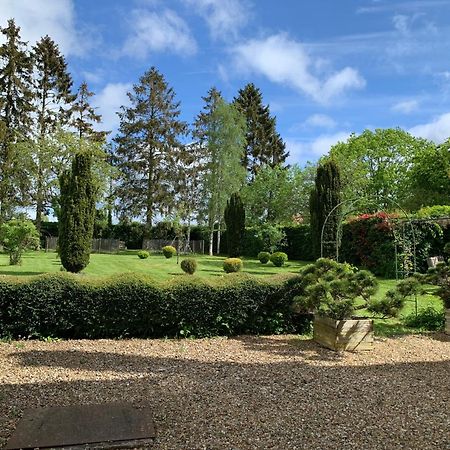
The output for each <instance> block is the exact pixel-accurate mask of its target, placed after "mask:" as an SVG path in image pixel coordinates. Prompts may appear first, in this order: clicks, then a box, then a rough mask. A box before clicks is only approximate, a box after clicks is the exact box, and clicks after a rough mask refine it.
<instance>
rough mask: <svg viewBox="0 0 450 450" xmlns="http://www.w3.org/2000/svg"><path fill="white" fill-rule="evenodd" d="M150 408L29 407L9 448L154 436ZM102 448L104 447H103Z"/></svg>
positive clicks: (119, 405) (97, 406) (47, 446)
mask: <svg viewBox="0 0 450 450" xmlns="http://www.w3.org/2000/svg"><path fill="white" fill-rule="evenodd" d="M155 436H156V432H155V427H154V423H153V419H152V411H151V409H150V408H136V407H134V406H132V405H130V404H123V403H109V404H101V405H76V406H65V407H63V406H56V407H51V408H38V409H30V410H26V411H25V413H24V415H23V417H22V419H21V420H20V421H19V423H18V425H17V428H16V430H15V431H14V433H13V435H12V436H11V438H10V440H9V441H8V444H7V445H6V447H5V449H7V450H16V449H26V448H58V447H59V448H61V447H67V446H75V445H83V444H101V443H106V442H109V448H113V446H112V445H111V443H112V442H120V441H122V442H124V441H132V440H135V441H136V440H139V439H145V440H148V439H150V438H154V437H155ZM99 448H100V447H99Z"/></svg>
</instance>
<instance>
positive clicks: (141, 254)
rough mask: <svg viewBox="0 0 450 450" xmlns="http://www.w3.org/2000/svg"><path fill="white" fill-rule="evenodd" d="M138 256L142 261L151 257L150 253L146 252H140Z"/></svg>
mask: <svg viewBox="0 0 450 450" xmlns="http://www.w3.org/2000/svg"><path fill="white" fill-rule="evenodd" d="M137 255H138V257H139V258H140V259H147V258H148V257H149V256H150V253H149V252H148V251H146V250H139V251H138V253H137Z"/></svg>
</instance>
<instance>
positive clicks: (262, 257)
mask: <svg viewBox="0 0 450 450" xmlns="http://www.w3.org/2000/svg"><path fill="white" fill-rule="evenodd" d="M258 259H259V261H260V262H261V264H267V263H268V262H269V261H270V253H269V252H259V253H258Z"/></svg>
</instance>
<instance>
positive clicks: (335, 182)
mask: <svg viewBox="0 0 450 450" xmlns="http://www.w3.org/2000/svg"><path fill="white" fill-rule="evenodd" d="M341 190H342V186H341V176H340V171H339V167H338V165H337V164H336V163H335V162H334V161H333V160H330V159H328V160H325V162H323V163H322V164H321V165H319V166H318V167H317V173H316V180H315V188H314V190H313V192H312V193H311V197H310V215H311V233H312V238H313V251H314V254H315V256H316V257H319V256H320V252H321V234H322V228H323V225H324V223H325V220H326V218H327V216H328V215H329V214H330V213H331V211H333V209H334V208H335V207H336V206H338V205H339V204H340V203H341V201H342V192H341ZM340 220H341V211H340V208H337V209H335V210H334V211H333V213H332V214H331V216H330V217H329V218H328V221H327V224H326V226H325V228H324V234H323V256H325V257H331V258H333V257H335V255H336V245H339V242H338V238H339V236H338V229H339V223H340Z"/></svg>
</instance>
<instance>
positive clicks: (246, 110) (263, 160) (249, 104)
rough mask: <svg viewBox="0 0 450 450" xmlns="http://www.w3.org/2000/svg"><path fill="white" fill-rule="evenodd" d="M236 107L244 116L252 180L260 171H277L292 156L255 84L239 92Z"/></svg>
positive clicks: (247, 154) (248, 166)
mask: <svg viewBox="0 0 450 450" xmlns="http://www.w3.org/2000/svg"><path fill="white" fill-rule="evenodd" d="M234 103H235V104H236V105H237V107H238V108H239V110H240V111H241V112H242V113H243V114H244V116H245V118H246V122H247V134H246V143H245V154H244V159H243V162H242V163H243V165H244V167H246V168H247V170H248V172H249V174H250V176H251V177H252V178H253V177H254V176H255V175H256V173H257V171H258V169H259V167H261V166H263V165H269V166H271V167H275V166H277V165H280V164H283V163H284V162H285V161H286V158H287V157H288V156H289V153H288V152H286V151H285V150H286V145H285V143H284V142H283V140H282V139H281V136H280V135H279V134H278V133H277V131H276V119H275V117H272V116H271V115H270V111H269V106H264V105H263V101H262V94H261V91H260V90H259V89H258V88H257V87H255V85H254V84H253V83H249V84H247V85H246V86H245V87H244V89H240V90H239V93H238V96H237V97H236V98H235V99H234Z"/></svg>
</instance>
